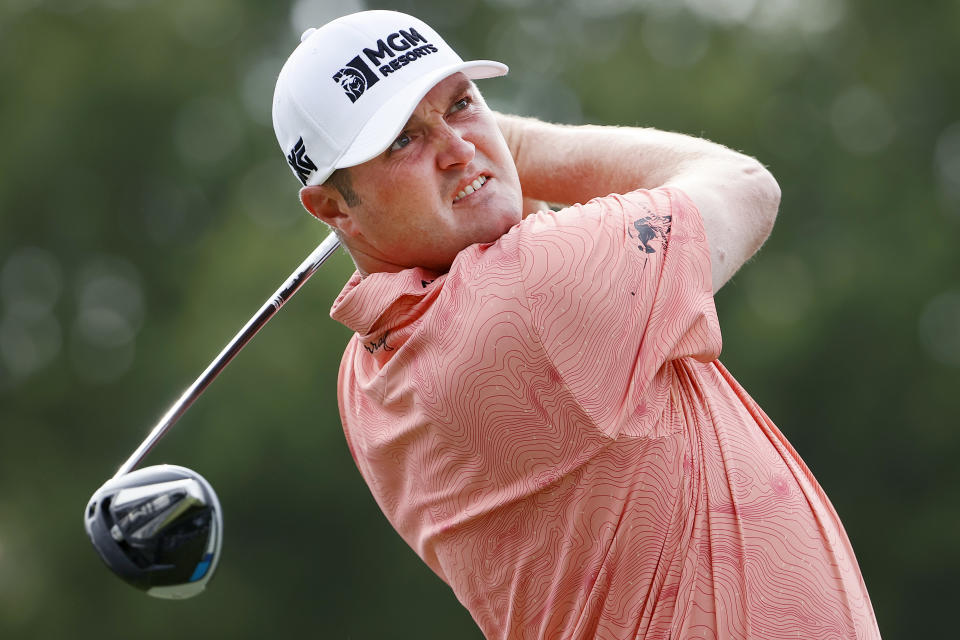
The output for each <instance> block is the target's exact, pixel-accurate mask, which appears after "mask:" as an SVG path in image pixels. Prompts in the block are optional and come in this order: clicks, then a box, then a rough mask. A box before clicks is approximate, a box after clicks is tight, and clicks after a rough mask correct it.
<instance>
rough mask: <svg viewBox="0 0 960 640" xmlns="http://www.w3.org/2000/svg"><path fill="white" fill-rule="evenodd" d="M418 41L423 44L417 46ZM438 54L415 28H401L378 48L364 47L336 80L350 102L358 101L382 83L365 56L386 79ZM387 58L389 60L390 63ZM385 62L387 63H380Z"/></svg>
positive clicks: (334, 77)
mask: <svg viewBox="0 0 960 640" xmlns="http://www.w3.org/2000/svg"><path fill="white" fill-rule="evenodd" d="M418 42H422V43H423V44H422V45H420V46H416V44H417V43H418ZM431 53H437V48H436V47H435V46H434V45H432V44H430V43H429V42H428V41H427V39H426V38H424V37H423V36H422V35H420V34H419V33H417V30H416V29H414V28H413V27H410V28H409V29H400V30H399V31H397V32H395V33H391V34H390V35H388V36H387V37H385V38H381V39H379V40H377V43H376V49H372V48H369V47H364V49H363V51H362V52H361V53H360V54H357V55H356V56H354V57H353V59H352V60H350V61H349V62H347V63H346V65H344V67H343V68H342V69H340V71H337V72H336V73H335V74H333V81H334V82H336V83H337V84H338V85H340V88H341V89H343V92H344V94H346V96H347V97H348V98H350V102H351V103H353V102H356V101H357V100H359V99H360V96H362V95H363V92H364V91H366V90H367V89H369V88H370V87H372V86H373V85H375V84H376V83H377V82H379V81H380V78H379V77H378V76H377V74H376V73H375V72H374V71H373V69H371V68H370V66H369V65H368V64H367V63H366V62H365V61H364V59H363V57H362V56H366V57H367V59H368V60H369V61H370V62H371V63H372V64H373V66H374V67H375V68H376V70H377V71H379V72H380V75H381V76H383V77H386V76H387V75H388V74H391V73H393V72H394V71H399V70H400V67H404V66H406V65H408V64H410V63H411V62H415V61H417V60H418V59H420V58H421V57H422V56H426V55H429V54H431ZM387 58H390V60H389V62H388V61H387ZM382 62H384V63H386V64H381V63H382Z"/></svg>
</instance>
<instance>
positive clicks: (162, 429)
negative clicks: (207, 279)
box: [113, 233, 340, 478]
mask: <svg viewBox="0 0 960 640" xmlns="http://www.w3.org/2000/svg"><path fill="white" fill-rule="evenodd" d="M339 246H340V242H339V241H338V240H337V236H336V235H334V234H333V233H331V234H330V235H328V236H327V237H326V238H325V239H324V240H323V242H321V243H320V244H319V245H318V246H317V248H316V249H314V250H313V252H312V253H311V254H310V255H309V256H307V259H306V260H304V261H303V262H302V263H301V264H300V266H299V267H297V269H296V270H295V271H294V272H293V273H291V274H290V277H289V278H287V280H286V282H284V283H283V284H282V285H281V286H280V288H279V289H277V291H276V292H275V293H274V294H273V296H271V297H270V299H269V300H267V301H266V302H265V303H264V304H263V306H262V307H260V310H259V311H258V312H257V313H256V315H254V316H253V317H252V318H250V320H249V321H248V322H247V324H246V325H244V327H243V328H242V329H241V330H240V332H239V333H237V335H235V336H234V337H233V339H232V340H231V341H230V342H228V343H227V346H225V347H224V348H223V351H221V352H220V355H218V356H217V357H216V358H214V360H213V362H211V363H210V365H209V366H207V368H206V369H205V370H204V372H203V373H201V374H200V377H199V378H197V379H196V380H195V381H194V382H193V384H191V385H190V386H189V387H187V390H186V391H184V392H183V395H181V396H180V399H179V400H177V401H176V402H175V403H174V404H173V406H172V407H170V409H169V410H168V411H167V412H166V413H165V414H164V416H163V417H162V418H161V419H160V422H158V423H157V425H156V426H155V427H154V428H153V430H152V431H151V432H150V434H149V435H148V436H147V438H146V439H145V440H144V441H143V442H141V443H140V446H139V447H137V449H136V451H134V452H133V454H131V456H130V457H129V458H127V461H126V462H124V463H123V465H122V466H121V467H120V469H118V470H117V473H116V474H114V476H113V477H114V478H119V477H120V476H122V475H124V474H126V473H129V472H130V471H132V470H133V469H134V468H135V467H136V466H137V465H138V464H140V461H141V460H143V459H144V458H145V457H146V456H147V454H148V453H150V450H151V449H153V447H154V445H156V444H157V442H159V441H160V439H161V438H162V437H163V436H164V435H166V433H167V431H169V430H170V427H172V426H173V425H174V424H175V423H176V422H177V420H179V419H180V416H182V415H183V414H184V413H186V411H187V409H189V408H190V405H192V404H193V403H194V401H195V400H196V399H197V398H199V397H200V394H202V393H203V392H204V390H205V389H206V388H207V387H208V386H209V385H210V383H211V382H213V380H214V379H215V378H216V377H217V376H218V375H219V374H220V372H221V371H223V369H224V367H226V366H227V365H228V364H229V363H230V361H231V360H233V358H234V356H236V355H237V354H238V353H240V350H241V349H243V348H244V347H245V346H246V344H247V343H248V342H250V340H251V339H252V338H253V336H255V335H256V334H257V332H258V331H260V329H262V328H263V325H265V324H267V321H268V320H270V318H272V317H273V315H274V314H275V313H276V312H277V311H279V310H280V307H282V306H283V305H284V304H285V303H286V302H287V300H289V299H290V298H292V297H293V294H295V293H296V292H297V290H298V289H300V287H301V286H303V284H304V283H305V282H306V281H307V280H308V279H309V278H310V276H312V275H313V274H314V273H315V272H316V270H317V269H319V268H320V265H322V264H323V263H324V262H325V261H326V260H327V258H329V257H330V255H331V254H332V253H333V252H334V251H336V249H337V247H339Z"/></svg>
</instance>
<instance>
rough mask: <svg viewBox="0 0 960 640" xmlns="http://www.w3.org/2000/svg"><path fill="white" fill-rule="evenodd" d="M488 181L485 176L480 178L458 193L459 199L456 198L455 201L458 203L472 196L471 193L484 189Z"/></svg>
mask: <svg viewBox="0 0 960 640" xmlns="http://www.w3.org/2000/svg"><path fill="white" fill-rule="evenodd" d="M486 181H487V178H486V177H485V176H480V177H479V178H477V179H476V180H474V181H473V182H471V183H470V184H468V185H467V186H466V187H464V189H463V191H461V192H460V193H458V194H457V197H456V198H454V199H453V201H454V202H456V201H457V200H460V199H461V198H466V197H467V196H468V195H470V194H471V193H473V192H474V191H477V190H478V189H479V188H480V187H482V186H483V184H484V183H485V182H486Z"/></svg>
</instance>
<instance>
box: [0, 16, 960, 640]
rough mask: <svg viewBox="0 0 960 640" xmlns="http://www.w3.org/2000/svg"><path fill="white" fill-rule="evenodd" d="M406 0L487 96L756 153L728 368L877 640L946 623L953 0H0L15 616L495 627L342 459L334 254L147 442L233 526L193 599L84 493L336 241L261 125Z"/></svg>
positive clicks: (173, 630)
mask: <svg viewBox="0 0 960 640" xmlns="http://www.w3.org/2000/svg"><path fill="white" fill-rule="evenodd" d="M364 8H394V9H400V10H405V11H408V12H410V13H414V14H416V15H418V16H419V17H421V18H423V19H425V20H426V21H427V22H429V23H431V24H432V25H433V26H435V27H436V28H437V29H438V30H439V31H440V32H441V33H442V34H444V36H445V37H446V38H447V40H448V41H449V42H450V43H451V44H453V45H454V47H455V48H457V49H458V50H459V51H460V53H461V54H462V55H463V56H464V57H465V58H466V57H468V56H469V57H492V58H495V59H498V60H502V61H504V62H506V63H507V64H509V65H510V66H511V74H510V75H509V76H508V77H507V78H503V79H496V80H489V81H484V82H483V83H482V89H483V91H484V92H485V94H486V95H487V96H488V100H489V102H490V103H491V104H492V105H493V106H494V107H496V108H499V109H501V110H505V111H512V112H518V113H523V114H528V115H536V116H539V117H541V118H544V119H549V120H554V121H562V122H569V123H582V122H594V123H607V124H624V125H642V126H654V127H658V128H663V129H668V130H676V131H682V132H686V133H692V134H696V135H703V136H704V137H707V138H710V139H713V140H716V141H718V142H721V143H723V144H726V145H728V146H731V147H734V148H737V149H740V150H743V151H745V152H747V153H749V154H751V155H754V156H756V157H758V158H760V159H761V160H762V161H764V162H765V163H767V164H768V165H769V166H770V168H771V169H772V171H773V173H774V174H775V175H776V176H777V177H778V179H779V181H780V185H781V187H782V190H783V202H782V206H781V211H780V217H779V220H778V223H777V227H776V229H775V230H774V234H773V236H772V237H771V239H770V240H769V241H768V243H767V245H766V246H765V248H764V249H763V250H762V252H761V253H760V255H759V256H758V257H757V258H756V259H755V260H753V261H752V262H751V263H749V264H748V265H747V266H746V267H745V268H744V269H743V270H742V271H741V272H740V273H739V274H738V276H737V277H736V278H735V279H734V280H733V281H732V282H731V283H729V284H728V285H727V286H726V287H725V288H724V289H723V290H722V292H721V293H720V295H719V296H718V300H717V304H718V308H719V312H720V319H721V324H722V327H723V329H724V338H725V349H724V354H723V356H722V359H723V361H724V362H725V364H726V365H727V366H728V367H729V368H730V369H731V371H732V372H733V373H734V374H735V375H736V376H737V377H738V378H739V379H740V381H741V382H742V383H743V384H744V385H745V386H746V387H747V389H748V390H750V392H751V393H752V394H753V395H754V397H755V398H756V399H757V400H758V401H759V402H760V404H761V405H762V406H764V407H765V409H766V410H767V412H768V413H769V414H770V415H771V417H772V418H773V419H774V420H775V421H776V422H777V423H778V425H779V426H780V428H781V429H782V430H783V431H784V432H785V433H786V435H787V437H788V438H789V439H790V440H791V441H792V442H793V443H794V445H795V446H796V447H797V449H798V450H799V451H800V454H801V455H802V456H803V457H804V458H805V460H806V461H807V462H808V464H809V465H810V467H811V468H812V469H813V471H814V473H815V474H816V475H817V477H818V479H819V480H820V482H821V484H822V485H823V487H824V488H825V489H826V491H827V493H828V495H829V496H830V498H831V499H832V501H833V503H834V505H835V506H836V508H837V510H838V511H839V513H840V515H841V518H842V519H843V522H844V523H845V525H846V528H847V531H848V533H849V535H850V537H851V539H852V541H853V545H854V548H855V550H856V552H857V555H858V558H859V560H860V565H861V568H862V570H863V574H864V577H865V579H866V583H867V586H868V588H869V591H870V594H871V596H872V599H873V604H874V607H875V609H876V613H877V618H878V619H879V623H880V628H881V631H882V632H883V633H884V636H885V637H886V638H915V637H955V633H956V625H955V623H954V622H952V621H951V618H950V613H949V612H950V611H952V610H953V607H954V606H955V602H956V599H957V596H958V595H960V589H958V586H957V578H958V576H960V571H958V569H960V550H958V548H957V542H958V540H960V499H958V490H960V472H958V467H960V465H958V464H957V459H958V456H960V433H958V415H960V251H958V235H960V65H958V64H957V60H958V59H960V3H958V2H956V0H930V1H928V2H925V3H919V4H914V3H908V2H906V1H905V0H900V1H896V0H872V1H871V0H672V1H671V0H593V1H592V2H574V1H573V0H565V1H560V2H552V3H550V2H543V1H540V0H486V1H481V0H460V1H458V2H443V1H440V0H435V1H428V0H423V1H409V2H362V1H360V0H352V1H350V0H340V1H327V2H325V1H321V0H296V1H293V2H290V1H287V0H283V1H276V2H268V1H260V2H258V1H255V0H243V1H241V0H162V1H161V0H4V1H3V2H2V3H0V637H3V638H87V637H90V638H131V637H139V638H168V637H181V638H201V637H216V638H262V637H290V636H294V635H298V636H299V635H304V636H307V637H318V638H327V637H329V638H432V637H436V638H478V637H479V635H480V634H479V632H478V631H477V629H476V627H475V626H474V625H473V623H472V621H471V619H470V617H469V615H468V614H467V613H466V611H465V610H464V609H463V608H462V607H461V606H460V605H459V604H458V603H457V601H456V599H455V598H454V597H453V596H452V594H451V592H450V591H449V590H448V589H447V588H446V587H445V585H443V584H442V583H441V582H440V581H439V579H437V578H436V577H435V576H434V575H433V574H432V573H431V572H430V571H429V570H428V569H427V568H426V566H425V565H423V564H422V563H421V562H420V561H419V559H418V558H417V557H416V556H415V555H414V553H413V552H412V551H411V550H410V549H408V548H407V547H406V546H405V545H404V543H403V542H402V541H401V540H400V538H399V537H398V536H397V535H396V534H395V533H394V532H393V531H392V530H391V529H390V527H389V525H388V524H387V522H386V520H385V519H384V518H383V516H382V515H381V514H380V512H379V511H378V509H377V507H376V505H375V503H374V502H373V500H372V498H371V497H370V495H369V493H368V491H367V489H366V487H365V485H364V484H363V482H362V480H361V478H360V476H359V474H358V472H357V471H356V470H355V468H354V466H353V463H352V461H351V459H350V457H349V454H348V452H347V448H346V446H345V444H344V441H343V436H342V432H341V428H340V422H339V418H338V414H337V404H336V397H335V381H336V375H337V366H338V364H339V359H340V354H341V352H342V348H343V346H344V344H345V343H346V341H347V339H348V337H349V334H348V332H347V331H346V329H344V328H343V327H341V326H340V325H338V324H336V323H334V322H333V321H332V320H331V319H330V318H329V316H328V311H329V307H330V304H331V303H332V301H333V299H334V298H335V296H336V294H337V293H338V292H339V290H340V287H341V286H342V284H343V282H344V280H345V279H346V278H347V277H348V275H349V274H350V273H351V271H352V267H351V264H350V262H349V260H348V259H347V258H346V256H345V255H344V254H342V253H338V254H337V255H336V256H335V257H334V258H333V259H331V261H330V262H328V264H327V265H326V266H325V267H324V268H323V270H322V271H321V272H320V273H319V274H318V275H317V276H315V277H314V279H313V280H312V281H311V282H310V283H309V285H307V287H306V288H305V289H303V290H302V291H301V293H300V294H299V295H298V296H297V297H296V298H295V299H294V300H293V301H292V302H291V303H290V304H289V305H288V306H287V308H286V309H284V310H283V311H282V312H281V313H280V314H279V315H278V316H277V317H276V318H275V319H274V320H273V321H272V322H271V324H270V325H268V326H267V328H266V329H264V331H263V332H262V333H261V334H260V335H259V336H258V337H257V338H256V340H254V341H253V343H252V344H251V345H250V346H249V347H248V348H247V349H246V350H245V351H244V352H243V353H242V355H241V356H240V357H239V358H238V359H237V360H236V361H235V362H234V363H233V364H232V365H231V366H230V367H229V368H228V369H227V370H226V372H225V373H224V374H223V375H222V376H221V377H220V378H219V379H218V380H217V382H216V383H215V384H214V385H213V386H212V387H211V388H210V389H209V390H208V391H207V393H206V394H205V395H204V396H203V398H202V399H201V400H200V401H199V402H198V403H197V404H196V405H195V406H194V408H193V409H191V410H190V411H189V412H188V413H187V414H186V416H185V417H184V418H183V419H182V420H181V422H180V423H179V424H178V425H177V427H176V428H175V429H174V430H173V431H172V432H171V434H170V435H169V436H168V437H167V438H166V439H165V440H164V441H163V442H162V443H161V444H160V445H159V446H158V447H157V449H156V450H155V451H154V452H153V453H152V454H151V456H150V457H149V458H148V463H151V464H155V463H159V462H172V463H178V464H182V465H185V466H189V467H192V468H194V469H197V470H198V471H200V472H201V473H203V474H204V475H205V476H206V477H207V478H208V479H209V480H210V481H211V482H212V483H213V485H214V486H215V487H216V488H217V491H218V493H219V495H220V499H221V501H222V503H223V507H224V510H225V520H226V525H225V526H226V536H225V545H224V552H223V557H222V561H221V565H220V568H219V571H218V574H217V576H216V577H215V579H214V580H213V582H212V583H211V585H210V588H209V590H208V591H207V592H206V593H205V594H203V595H202V596H201V597H198V598H195V599H193V600H191V601H186V602H164V601H158V600H153V599H150V598H147V597H145V596H143V595H142V594H140V593H139V592H137V591H135V590H133V589H131V588H129V587H127V586H126V585H124V584H122V583H121V582H120V581H119V580H117V579H115V578H114V577H113V576H112V575H111V574H110V573H109V572H108V571H107V570H106V569H105V568H104V567H103V566H102V565H101V562H100V560H99V559H98V558H97V556H96V555H95V553H94V551H93V549H92V548H91V546H90V544H89V542H88V541H87V539H86V536H85V534H84V532H83V528H82V523H81V513H82V510H83V507H84V505H85V504H86V501H87V499H88V497H89V496H90V494H91V493H92V492H93V490H94V489H96V488H97V487H98V486H99V485H100V484H101V483H102V482H103V481H104V480H106V479H107V478H108V477H109V476H110V475H112V473H113V471H114V470H115V469H116V468H117V466H119V464H120V463H121V462H122V461H123V460H124V459H125V458H126V457H127V456H128V455H129V453H130V452H131V451H132V450H133V448H134V447H135V446H136V445H137V444H138V443H139V442H140V440H141V439H142V438H143V437H144V436H145V434H146V433H147V431H148V430H149V429H150V427H151V426H152V425H153V424H154V423H155V422H156V420H157V419H158V418H159V417H160V416H161V415H162V414H163V412H164V411H165V409H166V408H167V407H168V406H169V405H170V403H172V402H173V400H174V399H175V398H176V397H177V396H178V395H179V393H180V391H181V390H182V389H183V388H184V387H186V385H187V384H189V383H190V382H191V381H192V380H193V379H194V377H195V376H196V375H197V374H199V372H200V371H201V370H202V369H203V368H204V367H205V366H206V364H207V363H208V362H209V361H210V359H212V357H213V356H214V355H215V354H216V353H217V352H218V351H219V350H220V348H221V347H222V345H223V344H225V342H226V341H227V340H228V339H229V338H230V337H231V336H232V335H233V334H234V332H235V331H236V330H237V329H238V328H239V327H240V326H241V325H242V324H243V322H245V321H246V319H247V318H248V317H249V316H250V315H252V314H253V312H254V311H255V310H256V309H257V308H258V307H259V305H260V304H261V303H262V302H263V300H264V299H266V298H267V297H268V296H269V294H270V293H272V292H273V290H274V289H275V288H276V287H277V286H278V285H279V283H280V282H282V280H283V279H284V278H285V277H286V276H287V274H288V273H289V272H290V271H291V270H292V269H293V268H294V267H295V266H296V265H297V264H299V262H300V261H301V260H302V258H303V257H305V256H306V255H307V254H308V253H309V251H310V250H311V249H312V248H313V247H314V246H315V245H316V243H317V242H319V240H320V239H321V238H322V237H323V236H324V235H325V234H324V230H323V228H322V227H321V226H320V225H319V224H318V223H315V222H313V221H312V218H310V216H309V215H308V214H306V213H305V212H304V211H303V210H302V209H301V208H300V206H299V204H298V202H297V199H296V188H297V186H298V184H297V183H296V181H295V180H294V178H293V177H292V175H291V173H290V171H289V169H288V168H287V166H286V163H285V161H284V159H283V156H282V155H281V154H280V153H279V149H278V148H277V147H276V143H275V140H274V137H273V132H272V128H271V125H270V115H269V112H270V101H271V95H272V90H273V82H274V78H275V77H276V74H277V72H278V71H279V68H280V66H281V65H282V63H283V60H284V59H285V58H286V56H287V54H288V53H289V52H290V51H291V50H292V49H293V47H294V46H295V45H296V43H297V42H298V38H299V34H300V32H301V31H302V30H303V29H304V28H306V27H308V26H311V25H314V26H318V25H319V24H322V23H324V22H326V21H327V20H328V19H331V18H333V17H336V16H338V15H342V14H344V13H349V12H351V11H355V10H360V9H364Z"/></svg>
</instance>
